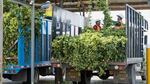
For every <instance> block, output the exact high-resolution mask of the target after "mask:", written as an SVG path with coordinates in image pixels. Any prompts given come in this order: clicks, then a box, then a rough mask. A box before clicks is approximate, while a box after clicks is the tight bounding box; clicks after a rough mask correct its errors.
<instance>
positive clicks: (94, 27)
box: [93, 20, 101, 31]
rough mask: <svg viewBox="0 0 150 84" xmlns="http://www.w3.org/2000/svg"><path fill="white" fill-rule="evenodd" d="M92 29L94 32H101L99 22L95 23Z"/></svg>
mask: <svg viewBox="0 0 150 84" xmlns="http://www.w3.org/2000/svg"><path fill="white" fill-rule="evenodd" d="M93 29H94V30H95V31H100V30H101V26H100V20H97V21H96V24H95V25H94V26H93Z"/></svg>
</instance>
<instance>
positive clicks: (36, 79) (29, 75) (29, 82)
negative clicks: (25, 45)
mask: <svg viewBox="0 0 150 84" xmlns="http://www.w3.org/2000/svg"><path fill="white" fill-rule="evenodd" d="M38 81H39V71H38V69H35V71H34V84H38ZM23 84H31V70H30V69H28V70H27V81H25V82H23Z"/></svg>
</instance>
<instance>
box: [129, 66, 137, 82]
mask: <svg viewBox="0 0 150 84" xmlns="http://www.w3.org/2000/svg"><path fill="white" fill-rule="evenodd" d="M127 73H128V82H129V84H137V83H136V70H135V64H130V65H128V66H127Z"/></svg>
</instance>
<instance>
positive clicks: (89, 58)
mask: <svg viewBox="0 0 150 84" xmlns="http://www.w3.org/2000/svg"><path fill="white" fill-rule="evenodd" d="M91 29H92V28H91ZM91 29H86V30H84V32H83V33H81V34H80V35H78V36H74V37H71V36H59V37H57V38H56V39H54V40H53V42H52V50H53V51H52V55H53V57H54V59H56V60H58V61H60V62H61V63H66V64H69V65H70V66H72V67H74V68H75V69H76V70H79V71H80V70H85V69H86V70H96V69H97V70H99V71H100V73H101V74H102V73H103V72H104V70H105V69H107V66H108V64H109V63H110V62H114V61H117V62H118V61H124V58H125V44H126V37H125V34H124V33H125V32H124V30H111V29H105V30H102V31H101V32H94V31H92V30H91Z"/></svg>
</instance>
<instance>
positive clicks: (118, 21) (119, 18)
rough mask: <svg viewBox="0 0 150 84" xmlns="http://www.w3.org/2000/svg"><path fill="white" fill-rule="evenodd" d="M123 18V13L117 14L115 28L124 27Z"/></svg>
mask: <svg viewBox="0 0 150 84" xmlns="http://www.w3.org/2000/svg"><path fill="white" fill-rule="evenodd" d="M122 19H123V15H117V21H116V22H115V24H114V27H113V29H124V25H123V21H122Z"/></svg>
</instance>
